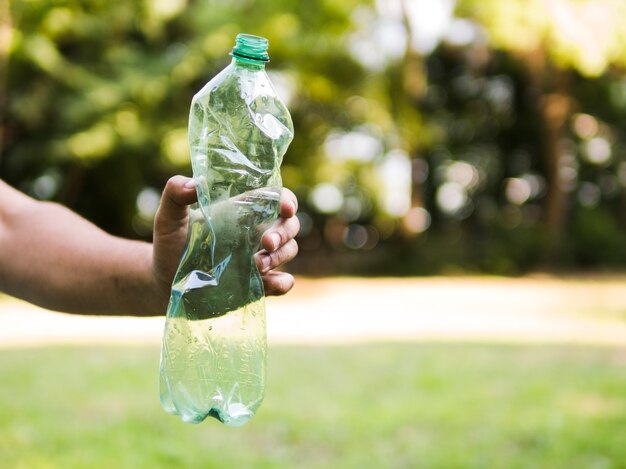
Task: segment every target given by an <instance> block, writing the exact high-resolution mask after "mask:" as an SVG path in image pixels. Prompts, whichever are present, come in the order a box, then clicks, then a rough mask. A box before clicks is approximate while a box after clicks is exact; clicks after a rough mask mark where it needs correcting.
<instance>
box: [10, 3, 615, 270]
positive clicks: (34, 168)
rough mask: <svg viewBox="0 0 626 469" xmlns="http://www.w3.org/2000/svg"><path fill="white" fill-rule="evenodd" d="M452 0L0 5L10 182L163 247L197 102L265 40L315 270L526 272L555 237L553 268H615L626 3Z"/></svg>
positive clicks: (309, 263) (305, 253)
mask: <svg viewBox="0 0 626 469" xmlns="http://www.w3.org/2000/svg"><path fill="white" fill-rule="evenodd" d="M454 5H455V2H454V1H453V0H441V1H438V2H431V1H428V0H411V1H409V0H376V1H374V0H346V1H343V2H336V1H333V0H307V1H306V2H291V1H288V0H233V1H226V0H205V1H188V0H141V1H137V2H125V1H122V0H110V1H108V2H105V1H102V0H42V1H38V2H32V1H27V0H13V1H12V2H10V3H9V2H6V1H5V2H2V3H0V106H1V107H0V151H1V153H0V176H1V177H2V178H4V179H6V180H8V181H9V182H10V183H12V184H14V185H16V186H17V187H19V188H20V189H22V190H24V191H26V192H28V193H30V194H32V195H34V196H36V197H39V198H43V199H53V200H58V201H60V202H62V203H65V204H67V205H69V206H70V207H72V208H73V209H75V210H78V211H79V212H80V213H82V214H83V215H85V216H86V217H88V218H89V219H91V220H93V221H95V222H96V223H98V224H99V225H100V226H102V227H103V228H105V229H107V230H109V231H112V232H114V233H117V234H120V235H126V236H141V237H149V236H150V229H151V220H152V216H153V213H154V210H155V209H156V205H157V204H158V197H159V193H160V189H161V187H162V186H163V184H164V182H165V180H166V179H167V177H169V176H170V175H172V174H174V173H179V172H180V173H185V174H189V173H190V164H189V157H188V149H187V131H186V124H187V114H188V109H189V103H190V100H191V97H192V95H193V94H194V93H195V91H196V90H198V89H199V88H200V87H201V86H202V85H203V84H204V83H205V82H206V81H208V80H209V79H210V78H211V77H212V76H214V75H215V74H216V73H217V72H218V71H219V70H220V69H222V68H223V67H224V66H225V65H226V64H227V63H228V61H229V58H228V53H229V51H230V49H231V47H232V45H233V43H234V38H235V35H236V34H237V33H239V32H249V33H253V34H259V35H262V36H266V37H268V39H269V40H270V55H271V58H272V62H271V63H270V65H269V66H268V70H269V71H270V73H271V75H272V80H273V82H274V83H275V85H276V87H277V89H278V91H279V94H281V95H282V97H283V98H284V99H285V101H286V102H287V104H288V107H289V109H290V110H291V112H292V116H293V120H294V124H295V128H296V137H295V139H294V141H293V143H292V146H291V148H290V151H289V152H288V154H287V156H286V158H285V161H284V165H283V178H284V182H285V185H287V186H289V187H291V188H292V189H294V190H295V192H296V193H297V195H298V197H299V199H300V202H301V210H300V217H301V221H302V227H303V228H302V234H301V237H300V244H301V246H302V255H301V256H300V258H299V261H298V262H299V264H296V266H299V268H301V269H305V268H306V269H307V270H308V271H317V272H320V271H326V272H337V271H341V272H360V273H363V272H383V271H384V272H386V273H396V274H397V273H405V274H414V273H430V272H438V271H442V270H444V271H445V270H446V269H448V268H449V267H450V266H452V268H458V267H454V266H461V267H462V268H464V269H469V270H483V271H492V272H500V273H511V272H517V271H520V270H525V269H531V268H533V267H536V266H537V265H538V264H539V262H540V260H541V258H542V253H543V252H544V250H545V243H546V241H545V239H546V236H545V232H547V233H549V234H550V236H551V239H552V240H553V242H554V243H560V244H559V245H560V246H561V251H562V254H563V255H562V257H561V258H559V259H555V261H557V262H561V263H565V262H571V263H573V264H574V265H585V266H591V265H594V262H595V263H599V264H600V265H606V264H607V263H608V261H607V259H608V258H609V255H608V254H607V249H603V250H597V251H598V255H595V254H594V253H593V252H592V253H589V250H592V251H593V250H594V249H593V248H592V246H594V245H596V244H598V243H601V244H603V245H604V246H613V247H614V246H617V245H620V243H622V242H624V244H626V239H624V236H623V235H622V234H621V231H620V229H619V227H620V225H619V222H620V217H621V221H622V222H623V223H626V215H624V214H626V192H625V191H624V186H626V163H624V162H623V161H622V159H623V157H622V155H623V154H624V151H625V150H626V148H625V142H626V128H625V125H626V81H625V80H624V79H623V75H620V74H619V73H617V72H616V70H617V69H618V67H620V66H623V65H624V61H625V60H626V59H625V57H626V54H625V53H624V52H625V51H626V48H625V44H624V43H625V41H626V40H625V39H624V38H625V34H626V33H624V31H626V28H624V27H623V24H622V23H623V21H624V18H625V17H626V16H625V15H624V14H623V12H624V8H625V6H624V5H625V4H624V3H623V2H622V1H621V0H613V1H611V0H598V1H595V2H593V3H591V2H589V1H582V0H581V1H573V0H550V1H546V2H543V1H541V0H532V1H523V0H481V1H480V2H479V1H477V0H458V2H457V5H456V6H457V9H456V15H458V17H456V18H455V17H454V14H455V13H454ZM437 28H438V29H437ZM427 33H428V34H427ZM429 34H430V35H429ZM7 64H8V65H10V66H7ZM3 77H4V80H5V83H6V84H5V87H6V90H10V92H4V93H3V91H2V89H3V85H2V80H3ZM587 223H594V224H596V225H598V226H597V227H596V228H595V229H593V230H591V229H589V230H587V229H585V226H586V224H587ZM609 240H610V241H609ZM553 250H555V249H553ZM324 262H325V263H324ZM620 262H626V252H624V253H620V252H617V251H616V252H615V257H614V258H613V263H612V264H613V265H619V263H620Z"/></svg>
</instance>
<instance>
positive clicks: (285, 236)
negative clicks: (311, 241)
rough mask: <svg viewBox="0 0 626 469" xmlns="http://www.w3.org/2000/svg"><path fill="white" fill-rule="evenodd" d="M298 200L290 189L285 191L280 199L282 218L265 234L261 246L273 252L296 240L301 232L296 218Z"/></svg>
mask: <svg viewBox="0 0 626 469" xmlns="http://www.w3.org/2000/svg"><path fill="white" fill-rule="evenodd" d="M297 210H298V199H297V198H296V196H295V194H294V193H293V192H291V191H290V190H289V189H283V192H282V195H281V198H280V218H279V220H278V222H277V223H276V224H275V225H274V226H273V227H272V228H270V229H269V230H267V231H266V232H265V234H263V237H262V238H261V245H262V246H263V247H264V248H265V249H266V250H267V251H268V252H273V251H276V250H277V249H278V248H280V247H281V246H283V245H284V244H286V243H288V242H289V241H290V240H291V239H293V238H295V236H296V235H297V234H298V231H300V220H298V218H297V217H296V216H295V215H296V211H297Z"/></svg>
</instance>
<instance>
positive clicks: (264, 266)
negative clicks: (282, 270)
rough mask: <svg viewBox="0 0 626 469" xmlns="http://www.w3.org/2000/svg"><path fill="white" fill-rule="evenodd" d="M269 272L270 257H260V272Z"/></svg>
mask: <svg viewBox="0 0 626 469" xmlns="http://www.w3.org/2000/svg"><path fill="white" fill-rule="evenodd" d="M268 270H270V256H261V272H263V273H265V272H267V271H268Z"/></svg>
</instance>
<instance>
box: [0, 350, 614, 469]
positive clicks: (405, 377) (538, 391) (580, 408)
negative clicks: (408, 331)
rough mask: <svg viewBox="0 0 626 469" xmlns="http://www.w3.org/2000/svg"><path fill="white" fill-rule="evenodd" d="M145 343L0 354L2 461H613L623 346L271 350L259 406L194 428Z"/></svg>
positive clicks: (581, 464) (561, 464) (228, 464)
mask: <svg viewBox="0 0 626 469" xmlns="http://www.w3.org/2000/svg"><path fill="white" fill-rule="evenodd" d="M157 366H158V349H157V348H155V347H152V346H150V347H147V346H146V347H98V348H96V347H94V348H90V347H49V348H34V349H15V350H6V349H5V350H1V349H0V381H1V383H2V385H1V386H0V398H1V399H0V402H1V404H0V467H2V468H13V467H18V468H22V467H23V468H115V469H121V468H158V467H164V468H170V467H198V468H237V469H239V468H247V467H250V468H252V467H254V468H341V469H343V468H370V467H371V468H421V467H424V468H456V467H459V468H466V467H467V468H471V467H476V468H567V469H571V468H618V467H626V444H625V443H626V436H625V435H626V433H625V431H626V399H625V396H626V350H624V349H621V350H618V349H610V348H582V347H565V346H550V347H547V346H546V347H541V346H514V345H510V346H509V345H498V346H493V345H478V344H475V345H471V344H445V343H442V344H436V343H435V344H423V343H402V344H367V345H351V346H335V347H287V346H283V347H272V348H271V349H270V354H269V376H268V389H267V397H266V400H265V402H264V404H263V405H262V407H261V409H260V412H259V415H258V416H256V417H255V418H254V419H253V420H252V421H251V422H250V423H249V424H248V425H246V426H244V427H242V428H238V429H234V428H228V427H225V426H223V425H222V424H220V423H218V422H217V421H215V420H208V421H206V422H204V423H202V424H200V425H197V426H192V425H187V424H183V423H181V422H180V421H179V420H178V419H177V418H175V417H170V416H168V415H166V414H165V413H164V412H163V411H162V410H161V409H160V406H159V403H158V398H157Z"/></svg>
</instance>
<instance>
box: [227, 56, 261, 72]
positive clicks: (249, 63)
mask: <svg viewBox="0 0 626 469" xmlns="http://www.w3.org/2000/svg"><path fill="white" fill-rule="evenodd" d="M231 64H232V65H233V66H235V67H242V68H245V69H248V70H254V71H261V70H265V62H263V61H262V60H255V59H249V58H247V57H239V56H237V55H233V60H232V62H231Z"/></svg>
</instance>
